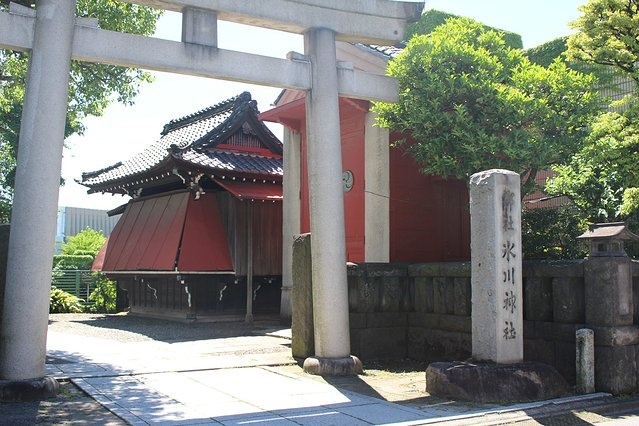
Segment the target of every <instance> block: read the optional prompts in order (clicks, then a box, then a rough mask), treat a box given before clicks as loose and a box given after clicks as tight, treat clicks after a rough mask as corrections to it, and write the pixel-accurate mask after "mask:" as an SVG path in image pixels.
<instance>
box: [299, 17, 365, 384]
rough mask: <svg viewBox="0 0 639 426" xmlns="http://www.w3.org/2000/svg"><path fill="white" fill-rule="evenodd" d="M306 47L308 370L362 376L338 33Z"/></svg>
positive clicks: (308, 40)
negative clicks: (311, 353) (353, 305)
mask: <svg viewBox="0 0 639 426" xmlns="http://www.w3.org/2000/svg"><path fill="white" fill-rule="evenodd" d="M304 49H305V52H304V53H305V54H306V56H307V57H308V59H309V60H310V62H311V89H310V90H309V91H307V93H306V123H307V135H308V152H307V154H308V182H309V183H308V184H309V194H310V204H311V212H312V214H311V232H312V233H313V238H312V239H311V253H312V256H313V275H312V276H313V278H312V279H313V282H314V283H316V285H314V286H313V316H314V318H313V322H314V326H315V330H314V334H315V355H316V356H315V357H312V358H308V359H306V360H305V361H304V370H305V371H307V372H309V373H313V374H320V375H322V374H358V373H361V371H362V363H361V362H360V361H359V359H357V358H356V357H354V356H351V355H350V327H349V320H348V285H347V282H346V279H347V278H346V238H345V231H344V193H343V190H342V185H341V176H342V147H341V142H340V123H339V99H338V91H337V56H336V48H335V33H334V32H333V31H331V30H329V29H323V28H322V29H320V28H314V29H311V30H310V31H308V32H307V33H306V34H304Z"/></svg>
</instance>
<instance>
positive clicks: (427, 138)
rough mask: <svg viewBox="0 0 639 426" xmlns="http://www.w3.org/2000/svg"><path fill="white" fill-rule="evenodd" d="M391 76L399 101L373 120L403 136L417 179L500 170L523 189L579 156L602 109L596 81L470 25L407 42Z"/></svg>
mask: <svg viewBox="0 0 639 426" xmlns="http://www.w3.org/2000/svg"><path fill="white" fill-rule="evenodd" d="M388 73H389V74H390V75H391V76H393V77H395V78H397V80H398V82H399V98H400V99H399V102H397V103H395V104H386V103H377V104H375V106H374V109H375V111H376V112H377V113H378V115H379V117H378V123H379V124H380V125H381V126H383V127H389V128H391V129H393V130H396V131H400V132H404V134H405V135H407V136H408V135H410V138H411V139H412V141H414V143H413V142H410V143H408V142H406V143H405V146H406V149H407V151H408V152H409V153H410V154H411V155H412V156H413V157H414V158H415V159H416V161H417V163H418V164H419V165H420V167H421V171H422V172H423V173H425V174H435V175H439V176H444V177H456V178H463V179H466V178H467V177H468V176H470V175H471V174H473V173H475V172H478V171H481V170H485V169H492V168H504V169H509V170H513V171H515V172H517V173H520V174H521V175H522V177H523V179H524V180H525V185H524V192H525V191H527V190H530V189H532V186H533V185H532V183H533V182H534V178H535V175H536V173H537V170H540V169H546V168H548V167H549V166H550V165H552V164H558V163H561V162H564V161H566V160H567V159H569V158H570V157H571V156H572V155H573V154H574V153H575V152H577V151H578V150H579V149H580V147H581V144H582V140H583V137H584V136H585V134H586V130H587V126H588V123H589V120H590V119H591V118H592V117H593V115H594V114H595V113H596V112H597V110H598V108H599V105H598V95H597V93H596V91H594V90H592V89H591V88H592V87H593V83H594V77H592V76H589V75H586V74H583V73H580V72H578V71H575V70H571V69H570V68H568V67H567V66H566V65H565V64H564V63H563V62H562V61H559V60H556V61H554V62H553V63H552V64H550V65H549V66H548V67H544V66H541V65H537V64H533V63H531V62H530V61H529V60H528V59H527V58H526V57H525V56H524V55H523V53H522V51H521V50H519V49H513V48H511V47H509V46H507V45H506V43H505V42H504V40H503V37H502V34H501V33H499V32H497V31H494V30H490V29H487V28H485V27H484V26H482V25H481V24H480V23H478V22H476V21H473V20H471V19H468V18H454V19H448V20H447V21H446V22H445V23H444V24H442V25H440V26H438V27H437V28H435V30H434V31H432V33H430V34H428V35H417V36H414V37H413V38H412V39H411V40H410V41H409V43H408V45H407V46H406V48H405V49H404V51H403V52H402V53H401V54H400V55H398V56H397V57H396V58H395V59H393V60H391V61H390V63H389V66H388ZM406 141H408V139H406Z"/></svg>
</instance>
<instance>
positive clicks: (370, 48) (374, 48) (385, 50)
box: [355, 41, 406, 59]
mask: <svg viewBox="0 0 639 426" xmlns="http://www.w3.org/2000/svg"><path fill="white" fill-rule="evenodd" d="M355 46H357V47H358V48H360V49H362V50H365V51H367V52H369V53H372V54H374V55H377V56H380V57H382V58H384V59H393V58H395V57H396V56H397V55H399V54H400V53H401V52H402V51H403V50H404V48H405V47H406V42H405V41H401V42H399V43H397V44H396V45H394V46H379V45H376V44H363V43H355Z"/></svg>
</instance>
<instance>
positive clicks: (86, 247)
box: [62, 226, 106, 257]
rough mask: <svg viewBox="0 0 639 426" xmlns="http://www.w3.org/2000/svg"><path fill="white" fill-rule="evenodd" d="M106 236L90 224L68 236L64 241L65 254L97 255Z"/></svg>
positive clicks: (63, 251) (63, 249) (63, 250)
mask: <svg viewBox="0 0 639 426" xmlns="http://www.w3.org/2000/svg"><path fill="white" fill-rule="evenodd" d="M105 242H106V237H105V236H104V233H102V231H96V230H94V229H91V228H89V227H88V226H87V227H86V228H84V230H82V231H80V232H78V233H77V234H75V235H74V236H71V237H68V238H67V241H66V242H64V243H62V254H63V255H87V254H89V255H92V256H93V257H95V256H96V255H97V254H98V252H99V251H100V249H101V248H102V246H103V245H104V243H105Z"/></svg>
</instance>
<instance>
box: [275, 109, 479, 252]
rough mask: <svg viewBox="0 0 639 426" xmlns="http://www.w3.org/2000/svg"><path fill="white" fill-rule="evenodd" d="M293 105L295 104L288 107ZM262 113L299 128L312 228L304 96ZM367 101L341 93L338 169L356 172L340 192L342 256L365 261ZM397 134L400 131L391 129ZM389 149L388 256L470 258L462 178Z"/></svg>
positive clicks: (304, 196) (305, 221)
mask: <svg viewBox="0 0 639 426" xmlns="http://www.w3.org/2000/svg"><path fill="white" fill-rule="evenodd" d="M291 105H295V106H294V107H291ZM279 109H280V111H281V112H279V113H278V109H275V110H272V111H273V112H271V113H270V114H269V112H267V113H266V114H267V115H269V116H270V117H271V119H273V118H277V120H275V121H280V122H282V123H284V124H286V125H287V126H289V127H291V128H293V129H294V130H296V131H299V132H300V133H301V136H302V137H301V139H302V152H301V165H300V167H301V169H300V173H301V180H302V182H301V187H300V202H301V208H300V210H301V211H300V215H301V218H300V219H301V222H300V223H301V229H300V231H301V232H310V209H309V196H308V168H307V157H306V140H307V138H306V123H305V121H304V102H303V100H302V101H300V100H298V101H294V102H292V103H291V104H289V106H288V107H287V106H286V105H284V106H282V107H280V108H279ZM367 109H368V103H367V102H362V101H354V100H348V99H343V98H340V123H341V139H342V165H343V167H342V170H350V171H351V172H353V175H354V185H353V188H352V189H351V191H349V192H347V193H345V194H344V209H345V212H344V213H345V221H346V256H347V260H348V261H350V262H362V261H364V243H365V241H364V211H365V205H364V201H365V200H364V123H365V120H364V118H365V114H366V111H367ZM391 139H392V140H397V139H398V135H391ZM389 149H390V260H391V261H392V262H436V261H454V260H468V259H470V215H469V207H468V190H467V188H466V183H465V182H463V181H458V180H445V179H441V178H437V177H432V176H424V175H422V174H421V173H419V168H418V166H417V164H415V162H414V161H413V159H412V157H410V156H409V155H404V154H403V152H402V151H401V150H400V148H389Z"/></svg>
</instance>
